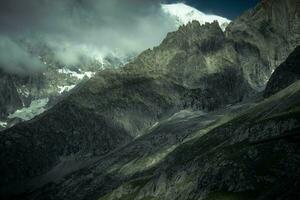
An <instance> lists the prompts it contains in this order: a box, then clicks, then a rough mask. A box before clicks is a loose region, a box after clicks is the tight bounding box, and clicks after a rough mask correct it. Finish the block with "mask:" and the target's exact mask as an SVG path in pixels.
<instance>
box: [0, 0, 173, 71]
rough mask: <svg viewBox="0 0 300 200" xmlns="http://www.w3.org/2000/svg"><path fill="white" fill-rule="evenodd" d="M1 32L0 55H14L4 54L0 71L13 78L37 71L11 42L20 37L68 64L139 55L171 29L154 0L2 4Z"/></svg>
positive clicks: (13, 1) (35, 0)
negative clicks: (40, 44)
mask: <svg viewBox="0 0 300 200" xmlns="http://www.w3.org/2000/svg"><path fill="white" fill-rule="evenodd" d="M0 27H1V30H0V44H1V46H0V51H1V54H3V52H4V51H5V49H6V48H8V49H9V54H12V55H14V56H12V57H10V56H9V54H8V53H4V54H3V55H2V56H1V57H0V66H1V68H4V69H5V70H6V71H9V72H14V71H15V72H16V73H19V72H20V71H25V72H26V71H30V69H32V71H35V69H38V68H39V67H41V66H42V63H41V62H40V61H39V59H38V58H33V57H32V56H31V55H29V53H28V52H26V49H24V48H21V47H20V45H18V44H17V43H16V42H15V41H16V40H17V39H20V38H27V39H29V40H30V41H34V42H36V41H42V42H44V43H46V44H47V46H48V47H50V48H51V49H52V50H53V52H54V53H55V55H56V57H57V59H58V60H59V61H62V62H63V63H64V64H67V65H70V64H76V63H78V62H79V60H80V56H81V54H92V56H94V57H97V56H99V57H102V56H105V54H108V53H110V52H112V51H117V52H119V53H120V54H125V53H137V52H140V51H142V50H144V49H146V48H149V47H152V46H154V45H157V44H159V43H160V41H161V40H162V39H163V38H164V37H165V35H166V33H167V32H169V31H173V30H174V29H175V25H174V23H172V19H171V18H170V17H169V16H167V15H165V14H164V13H163V12H162V10H161V8H160V1H158V0H157V1H156V0H154V1H148V0H109V1H108V0H64V1H61V0H26V1H19V0H10V1H3V0H1V6H0ZM30 60H31V61H32V62H30ZM12 61H14V62H12ZM9 63H11V64H9ZM18 64H20V66H19V65H18Z"/></svg>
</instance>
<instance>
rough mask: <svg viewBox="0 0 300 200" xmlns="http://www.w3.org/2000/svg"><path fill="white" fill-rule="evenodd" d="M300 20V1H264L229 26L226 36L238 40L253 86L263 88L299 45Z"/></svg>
mask: <svg viewBox="0 0 300 200" xmlns="http://www.w3.org/2000/svg"><path fill="white" fill-rule="evenodd" d="M299 19H300V3H299V1H297V0H265V1H262V2H261V3H259V4H258V5H257V6H256V7H255V8H254V9H252V10H249V11H247V12H245V13H244V14H243V15H242V16H240V17H238V18H237V19H236V20H234V21H233V22H232V23H231V24H230V25H229V26H228V27H227V29H226V36H227V38H229V39H232V40H233V41H234V42H235V43H236V46H237V51H238V52H240V53H241V55H242V57H240V60H241V64H242V67H243V69H244V74H245V77H246V78H247V80H248V81H249V83H250V84H251V86H252V87H254V88H257V89H259V88H263V87H264V86H265V84H266V83H267V81H268V79H269V78H270V76H271V74H272V72H273V71H274V70H275V68H276V67H277V66H278V65H280V64H281V63H282V62H283V61H284V60H285V59H286V58H287V56H288V55H289V54H290V53H291V52H292V51H293V50H294V48H295V47H297V46H298V45H299V44H300V20H299ZM243 54H246V55H243ZM247 54H248V56H247ZM253 59H254V61H255V62H253ZM258 59H259V60H260V61H259V62H257V61H258Z"/></svg>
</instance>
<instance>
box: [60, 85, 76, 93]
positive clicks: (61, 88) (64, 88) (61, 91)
mask: <svg viewBox="0 0 300 200" xmlns="http://www.w3.org/2000/svg"><path fill="white" fill-rule="evenodd" d="M75 86H76V85H67V86H58V89H59V91H58V92H59V93H60V94H62V93H64V92H69V91H70V90H72V89H73V88H74V87H75Z"/></svg>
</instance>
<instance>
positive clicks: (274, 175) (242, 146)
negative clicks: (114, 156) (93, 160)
mask: <svg viewBox="0 0 300 200" xmlns="http://www.w3.org/2000/svg"><path fill="white" fill-rule="evenodd" d="M299 88H300V82H299V81H298V82H297V83H295V84H293V85H291V86H290V87H289V88H287V89H286V90H283V91H281V92H280V93H278V94H276V95H275V96H272V97H271V98H270V99H268V100H266V101H264V102H262V103H260V104H258V105H257V106H255V107H253V108H251V109H249V110H248V111H246V112H244V113H242V114H241V115H239V116H237V117H236V118H235V119H233V120H231V121H229V122H228V123H226V124H224V125H222V126H219V127H218V128H215V129H213V130H212V131H210V132H208V133H206V134H205V135H204V136H202V137H200V138H197V139H195V140H191V141H189V142H187V143H185V144H183V145H181V146H179V147H178V148H176V149H175V150H174V151H172V152H171V153H170V154H169V155H168V156H166V157H165V159H163V160H162V161H161V162H160V163H159V164H157V165H156V166H155V167H152V168H150V169H146V170H145V171H142V172H140V173H137V174H135V176H132V178H131V179H129V180H126V179H125V181H124V180H123V181H124V182H123V183H122V184H121V185H118V184H117V185H114V186H112V187H113V188H115V189H114V190H112V191H111V189H106V191H107V192H104V195H103V193H100V195H99V196H102V195H103V197H102V198H100V199H101V200H107V199H114V200H115V199H160V200H162V199H273V198H276V199H298V198H299V197H300V193H299V184H300V183H299V177H300V171H299V168H298V166H299V164H300V160H299V155H300V152H299V148H298V147H299V137H300V136H299V128H300V126H299V124H300V121H299V114H300V113H299V105H300V104H299V103H300V102H299ZM281 101H285V102H287V103H286V104H280V103H279V102H281ZM278 104H279V105H278ZM275 105H277V107H276V108H275V109H274V106H275ZM261 111H262V112H261ZM97 169H98V168H96V167H95V168H90V169H89V170H90V172H94V173H95V172H96V171H97ZM93 170H95V171H93ZM118 170H122V168H121V169H116V171H118ZM113 174H116V172H114V173H113ZM108 176H109V177H110V178H112V177H113V178H112V179H113V180H115V179H114V178H116V180H120V178H119V176H122V173H121V174H120V175H119V176H114V175H112V174H109V175H108ZM94 180H95V178H94ZM121 180H122V179H121ZM112 182H113V181H112ZM100 188H101V187H99V189H100ZM287 188H288V189H287ZM100 190H101V189H100ZM95 192H96V191H95ZM105 193H106V195H105ZM95 199H96V198H95Z"/></svg>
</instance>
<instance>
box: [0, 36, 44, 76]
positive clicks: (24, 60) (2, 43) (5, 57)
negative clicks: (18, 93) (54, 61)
mask: <svg viewBox="0 0 300 200" xmlns="http://www.w3.org/2000/svg"><path fill="white" fill-rule="evenodd" d="M0 52H1V53H0V68H2V69H3V70H4V71H5V72H8V73H17V74H21V75H27V74H31V73H38V72H41V71H42V70H43V69H44V68H45V65H43V63H42V62H41V61H40V60H39V59H38V58H36V57H34V56H32V55H30V54H29V53H28V51H27V49H24V48H23V47H21V46H20V45H19V44H18V43H16V42H15V41H13V40H11V39H10V38H8V37H6V36H1V35H0Z"/></svg>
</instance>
